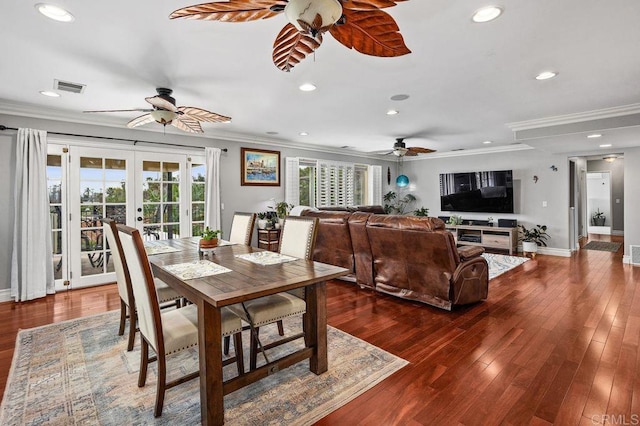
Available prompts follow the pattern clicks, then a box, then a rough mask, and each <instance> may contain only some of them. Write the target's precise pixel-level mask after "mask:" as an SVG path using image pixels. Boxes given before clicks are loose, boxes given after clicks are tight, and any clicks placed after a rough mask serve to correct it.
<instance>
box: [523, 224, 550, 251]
mask: <svg viewBox="0 0 640 426" xmlns="http://www.w3.org/2000/svg"><path fill="white" fill-rule="evenodd" d="M518 228H519V229H518V230H519V240H520V241H522V251H523V252H524V253H525V254H526V253H531V255H532V257H536V253H537V252H538V247H542V246H544V247H546V246H547V238H549V234H547V225H536V226H535V227H534V228H531V229H527V228H526V227H525V226H524V225H518Z"/></svg>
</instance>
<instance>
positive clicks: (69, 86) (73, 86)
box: [53, 80, 86, 93]
mask: <svg viewBox="0 0 640 426" xmlns="http://www.w3.org/2000/svg"><path fill="white" fill-rule="evenodd" d="M85 87H86V84H79V83H71V82H69V81H62V80H53V88H54V89H56V90H61V91H63V92H71V93H82V92H84V88H85Z"/></svg>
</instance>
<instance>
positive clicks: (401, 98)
mask: <svg viewBox="0 0 640 426" xmlns="http://www.w3.org/2000/svg"><path fill="white" fill-rule="evenodd" d="M390 99H391V100H392V101H404V100H407V99H409V95H393V96H392V97H391V98H390Z"/></svg>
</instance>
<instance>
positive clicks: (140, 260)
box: [117, 225, 244, 417]
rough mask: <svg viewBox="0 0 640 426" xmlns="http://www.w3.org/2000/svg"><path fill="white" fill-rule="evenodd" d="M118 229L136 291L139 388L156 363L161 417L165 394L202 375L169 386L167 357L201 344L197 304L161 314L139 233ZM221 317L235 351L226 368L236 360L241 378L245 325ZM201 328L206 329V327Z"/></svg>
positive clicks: (226, 312)
mask: <svg viewBox="0 0 640 426" xmlns="http://www.w3.org/2000/svg"><path fill="white" fill-rule="evenodd" d="M117 229H118V234H119V237H120V241H121V246H122V252H123V253H124V257H125V259H126V260H127V266H128V268H127V269H128V274H129V282H130V283H131V287H132V288H133V296H134V298H135V300H136V308H137V312H138V321H139V323H140V337H141V339H140V342H141V345H140V346H141V350H140V374H139V376H138V387H143V386H144V385H145V382H146V379H147V367H148V365H149V362H153V361H156V360H157V361H158V374H157V377H158V379H157V392H156V404H155V409H154V416H155V417H159V416H160V415H161V414H162V406H163V403H164V394H165V391H166V390H167V389H170V388H172V387H174V386H176V385H179V384H181V383H184V382H186V381H189V380H191V379H195V378H196V377H198V376H199V375H200V372H199V371H195V372H193V373H190V374H187V375H185V376H184V377H180V378H177V379H174V380H173V381H171V382H168V383H167V363H166V357H167V356H168V355H171V354H174V353H177V352H180V351H182V350H185V349H188V348H191V347H194V346H196V345H197V344H198V326H199V325H198V308H197V307H196V305H187V306H184V307H181V308H178V309H173V310H169V311H163V312H161V311H160V306H159V304H158V297H157V294H156V291H155V285H154V279H153V278H154V277H153V272H152V271H151V266H150V265H149V260H148V258H147V254H146V251H145V248H144V243H143V241H142V237H141V236H140V232H139V231H138V230H137V229H135V228H131V227H129V226H125V225H117ZM220 315H221V322H222V327H221V328H222V336H227V335H233V336H234V340H233V344H234V347H235V350H236V354H235V357H233V358H230V359H227V360H224V361H223V365H227V364H230V363H232V362H234V361H235V363H236V366H237V368H238V374H239V375H241V374H243V373H244V360H243V351H242V322H241V321H240V318H238V317H237V316H236V315H234V314H233V313H232V312H231V311H230V310H229V309H222V310H221V312H220ZM200 326H205V324H201V325H200ZM149 346H151V349H153V351H154V352H155V353H156V356H155V357H152V358H149Z"/></svg>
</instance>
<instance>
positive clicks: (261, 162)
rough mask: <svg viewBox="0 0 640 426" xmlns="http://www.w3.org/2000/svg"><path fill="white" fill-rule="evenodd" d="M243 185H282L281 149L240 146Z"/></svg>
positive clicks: (241, 182)
mask: <svg viewBox="0 0 640 426" xmlns="http://www.w3.org/2000/svg"><path fill="white" fill-rule="evenodd" d="M240 172H241V174H240V184H241V185H242V186H247V185H249V186H252V185H253V186H280V151H267V150H264V149H253V148H240Z"/></svg>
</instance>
